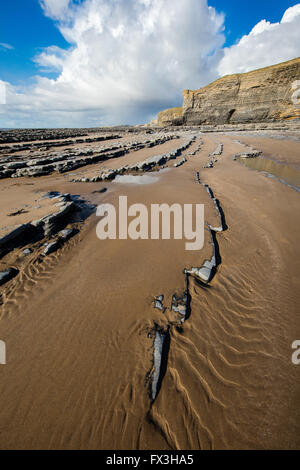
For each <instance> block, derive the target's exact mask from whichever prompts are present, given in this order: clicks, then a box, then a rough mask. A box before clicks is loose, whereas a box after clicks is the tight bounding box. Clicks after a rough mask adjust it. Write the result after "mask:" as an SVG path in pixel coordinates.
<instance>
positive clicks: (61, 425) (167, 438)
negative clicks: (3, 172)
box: [0, 134, 300, 450]
mask: <svg viewBox="0 0 300 470" xmlns="http://www.w3.org/2000/svg"><path fill="white" fill-rule="evenodd" d="M200 138H201V140H202V145H201V148H200V150H199V151H197V152H196V154H195V155H189V153H190V149H189V150H188V151H187V152H185V155H186V158H187V162H186V163H184V164H183V165H182V166H181V167H179V168H174V167H171V166H170V165H169V167H170V169H169V170H168V171H166V172H161V173H158V174H157V176H158V178H159V179H158V181H156V182H155V184H147V185H134V184H126V183H124V184H122V183H120V184H114V183H111V182H105V183H94V184H93V183H87V184H83V183H82V184H78V183H70V182H69V181H68V179H67V178H64V177H63V176H61V177H60V176H55V177H46V178H44V177H42V178H39V179H38V180H34V184H35V185H36V189H39V190H42V189H45V190H46V189H47V190H48V189H51V190H57V191H62V192H63V191H64V192H72V193H73V194H80V195H81V196H82V197H85V198H88V199H89V200H90V201H91V202H92V203H94V204H99V203H102V202H109V203H117V201H118V197H119V195H127V196H128V203H129V204H132V203H134V202H140V203H144V204H146V205H148V204H151V203H159V202H166V203H169V204H171V203H173V202H181V203H203V204H205V220H206V221H208V222H209V224H211V225H212V226H217V225H218V223H219V220H218V214H217V213H216V210H215V207H214V205H213V202H212V200H211V198H210V197H209V194H208V193H207V191H206V190H205V188H204V186H202V185H199V184H197V183H196V179H195V174H196V172H197V171H198V172H199V174H200V180H201V182H203V183H207V184H209V186H210V187H211V188H212V190H213V192H214V195H215V197H216V198H217V199H218V200H219V201H220V205H221V207H222V209H223V211H224V214H225V220H226V226H227V230H225V231H224V232H221V233H218V234H217V241H218V245H219V250H220V264H219V266H218V268H217V272H216V275H215V276H214V278H213V279H212V281H211V282H210V283H208V284H206V283H204V282H200V281H199V279H198V280H197V279H196V278H194V277H192V276H190V277H189V294H190V296H191V305H190V307H191V312H190V317H189V318H188V320H187V321H186V322H185V323H184V325H183V326H182V327H179V326H176V325H174V326H172V327H171V328H170V344H169V351H168V358H167V359H168V360H167V364H166V371H165V375H164V378H163V381H162V384H161V388H160V391H159V393H158V395H157V397H156V399H155V401H154V403H151V400H150V397H149V373H150V374H151V370H152V368H153V343H154V336H153V327H154V325H155V324H157V325H159V326H160V327H161V328H167V327H168V325H170V319H171V314H170V312H166V313H162V312H161V311H160V310H159V309H155V308H153V300H154V299H155V298H156V297H157V296H159V295H161V294H164V305H166V306H170V305H171V301H172V296H173V294H174V293H176V294H178V295H183V293H184V290H185V277H184V268H186V267H188V266H201V265H202V263H203V261H204V260H205V259H209V257H210V256H211V245H210V241H211V240H210V236H209V233H208V232H207V231H206V234H205V246H204V248H203V250H201V251H200V252H191V251H190V252H188V251H185V250H184V241H179V240H176V241H174V240H173V241H166V240H158V241H155V240H153V241H151V240H149V241H145V240H139V241H133V240H120V241H113V240H110V241H106V242H100V241H99V240H98V239H97V238H96V233H95V228H96V224H97V222H98V220H97V218H96V216H94V215H93V216H91V218H90V219H89V220H88V221H87V222H86V223H85V225H84V227H83V229H82V230H81V232H80V234H79V235H78V236H77V237H75V238H73V239H72V240H70V242H69V243H68V244H66V245H65V246H64V247H63V248H62V249H61V250H59V251H58V252H56V253H54V254H53V255H51V256H49V257H47V258H45V259H44V260H43V261H42V262H40V261H39V260H38V258H37V257H35V255H34V253H33V254H32V256H31V257H29V258H28V261H27V263H26V264H23V265H21V269H20V275H19V276H17V277H16V278H15V279H14V280H12V281H10V282H9V283H8V284H7V285H6V286H5V287H3V288H2V293H1V302H2V306H1V310H0V338H1V339H3V340H5V341H6V344H7V351H8V363H7V365H6V366H0V394H1V402H2V406H1V410H0V447H1V448H8V449H13V448H24V449H32V448H33V449H41V448H47V449H48V448H50V449H54V448H55V449H195V450H197V449H234V448H236V449H249V448H250V449H271V448H272V449H276V448H288V449H296V448H299V446H300V437H299V436H300V406H299V405H300V382H299V373H300V366H295V365H293V364H292V361H291V355H292V352H293V351H292V349H291V344H292V342H293V341H294V340H295V339H300V320H299V306H300V289H299V287H300V286H299V284H300V256H299V255H300V248H299V246H298V245H299V244H298V243H297V234H298V233H299V228H300V227H299V217H298V216H297V215H298V214H299V199H298V198H299V197H300V196H299V194H298V193H297V192H296V191H293V190H291V189H290V188H288V187H287V186H285V185H282V184H280V183H279V182H278V181H277V180H275V179H269V178H265V177H264V176H263V175H262V174H260V173H258V172H253V171H249V169H247V168H246V167H244V166H242V165H239V164H238V163H237V162H234V161H233V159H232V157H233V155H234V154H235V153H238V152H240V151H241V148H242V146H241V144H239V143H237V142H235V140H236V136H235V137H234V138H233V137H230V136H219V135H214V134H211V135H201V136H197V139H196V141H195V143H194V144H193V147H192V150H193V149H194V148H196V147H197V145H198V144H199V142H200ZM240 139H241V140H242V137H241V138H240ZM219 142H222V143H223V146H224V148H223V152H222V155H220V156H218V158H217V162H216V163H214V167H213V168H206V169H204V168H203V167H204V166H205V164H206V163H207V161H208V159H209V155H210V154H211V153H212V152H213V151H214V150H215V149H216V146H217V145H218V143H219ZM265 142H266V141H265V140H264V139H261V140H260V141H259V142H256V146H257V147H258V148H260V149H261V150H264V145H265ZM284 143H285V145H286V146H287V147H288V146H289V144H290V143H289V142H288V141H281V145H282V146H284ZM258 144H259V145H258ZM268 145H269V143H268ZM273 145H274V146H276V142H273ZM153 152H155V150H153ZM153 154H155V153H153ZM1 184H2V183H1ZM5 184H7V180H5ZM104 185H105V186H106V187H107V188H108V190H107V192H105V193H94V191H95V189H99V188H101V187H103V186H104ZM10 256H11V255H10ZM0 261H1V262H2V263H4V261H5V259H3V260H0Z"/></svg>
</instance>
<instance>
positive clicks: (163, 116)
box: [158, 107, 182, 126]
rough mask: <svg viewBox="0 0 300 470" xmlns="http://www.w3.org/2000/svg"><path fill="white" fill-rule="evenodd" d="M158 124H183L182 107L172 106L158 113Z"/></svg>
mask: <svg viewBox="0 0 300 470" xmlns="http://www.w3.org/2000/svg"><path fill="white" fill-rule="evenodd" d="M158 124H159V125H160V126H171V125H173V126H176V125H180V124H182V108H181V107H178V108H170V109H166V110H165V111H161V112H160V113H158Z"/></svg>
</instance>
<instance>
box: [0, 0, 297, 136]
mask: <svg viewBox="0 0 300 470" xmlns="http://www.w3.org/2000/svg"><path fill="white" fill-rule="evenodd" d="M40 4H41V6H42V8H43V11H44V13H45V15H47V16H48V17H50V18H51V19H52V20H53V21H55V23H56V25H57V27H58V28H59V30H60V32H61V33H62V35H63V36H64V38H65V39H66V40H67V41H68V43H69V44H70V47H69V49H68V50H63V49H60V48H59V47H57V46H55V45H53V46H51V47H48V48H46V49H44V50H43V51H42V52H41V53H40V54H39V55H38V56H37V57H35V58H34V60H35V62H36V63H37V64H38V66H40V68H41V73H40V75H39V76H37V77H36V78H35V82H34V84H33V85H31V86H27V87H23V88H15V87H13V86H11V85H9V84H6V97H7V105H6V106H5V114H4V112H3V106H2V109H1V114H0V127H14V126H16V127H36V126H39V127H42V126H44V127H47V126H48V127H51V126H82V127H83V126H98V125H106V124H107V125H110V124H121V123H128V124H130V123H139V122H141V123H142V122H147V121H148V120H150V119H151V118H152V117H153V116H154V115H155V114H156V113H157V112H158V111H160V110H161V109H164V108H166V107H170V106H176V105H178V104H180V103H181V101H182V97H181V94H182V90H184V89H186V88H190V89H195V88H199V87H201V86H203V85H206V84H207V83H209V82H210V81H212V80H215V79H216V78H218V76H220V75H224V74H228V73H237V72H246V71H248V70H251V69H255V68H259V67H262V66H266V65H271V64H274V63H278V62H281V61H284V60H288V59H292V58H295V57H297V56H300V42H299V28H300V3H299V4H298V5H295V6H294V7H291V8H289V9H288V10H287V11H286V12H285V14H284V16H283V18H282V20H281V21H280V22H279V23H270V22H269V21H266V20H262V21H260V22H259V23H258V24H257V25H255V26H254V28H253V29H252V31H251V32H250V33H249V34H248V35H245V36H244V37H243V38H242V39H241V40H240V41H239V42H238V43H237V44H235V45H233V46H232V47H230V48H226V49H223V48H222V46H223V44H224V17H223V15H222V14H219V13H218V12H217V11H216V10H215V9H214V8H212V7H209V6H208V5H207V1H206V0H40ZM43 71H46V72H48V71H52V72H55V73H56V75H57V78H56V79H50V78H46V77H45V76H43V74H42V72H43ZM0 78H1V77H0Z"/></svg>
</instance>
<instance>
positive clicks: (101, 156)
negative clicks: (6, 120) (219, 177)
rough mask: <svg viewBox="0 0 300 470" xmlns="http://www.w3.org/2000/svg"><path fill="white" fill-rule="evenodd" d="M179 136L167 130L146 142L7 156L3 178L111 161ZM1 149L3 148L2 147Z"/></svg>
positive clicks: (1, 168)
mask: <svg viewBox="0 0 300 470" xmlns="http://www.w3.org/2000/svg"><path fill="white" fill-rule="evenodd" d="M174 138H177V136H174V135H170V134H166V135H162V136H161V137H156V138H152V139H147V140H145V141H143V142H137V141H133V142H131V143H129V144H128V143H121V144H118V143H116V144H113V145H110V146H108V147H107V146H106V147H99V148H94V149H91V148H80V149H71V150H64V151H63V152H52V153H50V154H49V153H48V154H46V155H45V154H44V155H43V154H41V153H40V152H37V153H36V154H34V155H31V156H30V158H29V159H28V157H25V156H22V155H21V156H14V157H6V158H2V159H1V164H0V179H3V178H20V177H22V176H31V177H37V176H44V175H49V174H51V173H53V172H58V173H65V172H68V171H73V170H76V169H78V168H82V167H84V166H87V165H92V164H96V163H99V162H104V161H107V160H109V159H111V158H120V157H123V156H124V155H126V154H127V153H129V152H135V151H138V150H141V149H143V148H152V147H155V146H156V145H161V144H164V143H165V142H167V141H169V140H172V139H174ZM0 150H1V149H0Z"/></svg>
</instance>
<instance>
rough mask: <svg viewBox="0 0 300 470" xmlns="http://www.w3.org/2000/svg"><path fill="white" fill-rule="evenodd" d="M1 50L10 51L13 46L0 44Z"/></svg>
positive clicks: (4, 43)
mask: <svg viewBox="0 0 300 470" xmlns="http://www.w3.org/2000/svg"><path fill="white" fill-rule="evenodd" d="M2 48H3V49H8V50H12V49H14V46H12V45H11V44H7V43H6V42H0V49H2Z"/></svg>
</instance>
